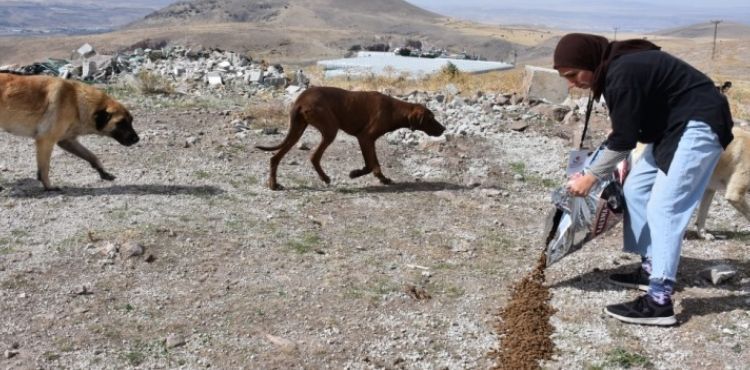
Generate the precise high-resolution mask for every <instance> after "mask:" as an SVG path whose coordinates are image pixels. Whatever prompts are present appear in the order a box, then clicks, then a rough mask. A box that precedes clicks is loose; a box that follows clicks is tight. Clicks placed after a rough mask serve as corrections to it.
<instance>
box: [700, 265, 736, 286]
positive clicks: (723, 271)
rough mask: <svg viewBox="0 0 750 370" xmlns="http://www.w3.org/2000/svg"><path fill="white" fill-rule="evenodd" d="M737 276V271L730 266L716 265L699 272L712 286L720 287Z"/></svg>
mask: <svg viewBox="0 0 750 370" xmlns="http://www.w3.org/2000/svg"><path fill="white" fill-rule="evenodd" d="M735 275H737V269H736V268H734V267H732V266H730V265H717V266H713V267H711V268H708V269H706V270H703V271H702V272H701V276H703V277H704V278H705V279H707V280H709V281H710V282H711V283H712V284H713V285H720V284H722V283H724V282H726V281H727V280H729V279H731V278H733V277H734V276H735Z"/></svg>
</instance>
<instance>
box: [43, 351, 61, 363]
mask: <svg viewBox="0 0 750 370" xmlns="http://www.w3.org/2000/svg"><path fill="white" fill-rule="evenodd" d="M42 358H44V360H45V361H47V362H52V361H57V360H59V359H60V355H59V354H58V353H55V352H52V351H47V352H44V353H43V354H42Z"/></svg>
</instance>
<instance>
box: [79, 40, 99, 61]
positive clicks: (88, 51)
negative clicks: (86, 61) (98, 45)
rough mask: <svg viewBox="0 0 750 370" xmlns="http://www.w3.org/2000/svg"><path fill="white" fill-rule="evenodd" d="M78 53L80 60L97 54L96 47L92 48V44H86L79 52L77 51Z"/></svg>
mask: <svg viewBox="0 0 750 370" xmlns="http://www.w3.org/2000/svg"><path fill="white" fill-rule="evenodd" d="M76 53H78V56H79V57H80V58H89V57H92V56H94V54H96V50H94V47H93V46H91V44H89V43H85V44H83V45H81V47H79V48H78V50H76Z"/></svg>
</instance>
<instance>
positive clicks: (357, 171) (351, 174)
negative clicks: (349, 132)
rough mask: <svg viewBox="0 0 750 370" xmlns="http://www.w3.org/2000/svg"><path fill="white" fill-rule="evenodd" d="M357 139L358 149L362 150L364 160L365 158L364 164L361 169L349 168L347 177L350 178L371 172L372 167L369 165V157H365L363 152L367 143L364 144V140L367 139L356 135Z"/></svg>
mask: <svg viewBox="0 0 750 370" xmlns="http://www.w3.org/2000/svg"><path fill="white" fill-rule="evenodd" d="M357 140H358V141H359V149H360V151H361V152H362V157H364V160H365V166H364V167H362V169H355V170H351V172H349V178H352V179H356V178H357V177H361V176H364V175H367V174H369V173H370V172H372V167H370V162H369V159H368V158H367V155H366V154H365V148H366V147H367V144H365V141H366V140H369V139H367V138H361V137H357Z"/></svg>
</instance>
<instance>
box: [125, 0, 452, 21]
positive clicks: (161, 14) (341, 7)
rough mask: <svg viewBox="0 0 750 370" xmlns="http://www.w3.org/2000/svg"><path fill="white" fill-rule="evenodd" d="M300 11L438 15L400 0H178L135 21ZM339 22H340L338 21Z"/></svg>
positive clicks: (289, 15) (330, 16) (255, 17)
mask: <svg viewBox="0 0 750 370" xmlns="http://www.w3.org/2000/svg"><path fill="white" fill-rule="evenodd" d="M301 12H305V13H307V16H308V17H314V18H319V19H321V20H324V21H327V22H330V23H332V24H331V25H335V24H336V23H338V22H339V21H341V20H348V22H345V23H351V22H354V23H358V24H365V25H366V23H368V22H369V20H370V19H372V18H373V17H387V18H390V17H393V16H394V15H397V16H398V17H404V18H405V19H404V20H405V23H408V21H407V20H406V18H408V19H409V20H410V21H411V22H416V21H418V22H425V21H427V22H430V21H432V22H434V21H435V20H436V19H437V18H438V17H439V16H438V15H437V14H434V13H430V12H428V11H426V10H423V9H420V8H418V7H415V6H413V5H411V4H409V3H407V2H405V1H402V0H385V1H376V2H374V1H367V0H358V1H343V0H313V1H294V0H262V1H242V0H195V1H180V2H177V3H174V4H172V5H170V6H167V7H166V8H164V9H161V10H158V11H156V12H153V13H151V14H149V15H147V16H146V17H145V19H144V20H143V21H140V22H136V24H140V25H142V24H163V23H170V22H175V21H179V22H182V21H192V22H197V21H209V22H272V21H279V22H281V23H285V24H289V25H295V24H300V23H301V22H302V23H304V19H301V18H300V17H298V15H299V14H300V13H301ZM339 24H340V23H339Z"/></svg>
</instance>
